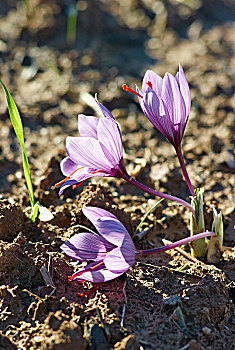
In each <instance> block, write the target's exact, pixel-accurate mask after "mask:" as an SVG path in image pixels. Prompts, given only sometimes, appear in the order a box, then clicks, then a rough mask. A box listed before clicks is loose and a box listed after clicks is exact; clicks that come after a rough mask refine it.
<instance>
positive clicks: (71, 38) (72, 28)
mask: <svg viewBox="0 0 235 350" xmlns="http://www.w3.org/2000/svg"><path fill="white" fill-rule="evenodd" d="M77 16H78V11H77V7H76V6H75V5H74V4H72V5H70V6H69V10H68V21H67V42H68V43H69V44H74V42H75V40H76V30H77Z"/></svg>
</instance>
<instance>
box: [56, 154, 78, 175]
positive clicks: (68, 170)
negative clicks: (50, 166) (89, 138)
mask: <svg viewBox="0 0 235 350" xmlns="http://www.w3.org/2000/svg"><path fill="white" fill-rule="evenodd" d="M60 169H61V171H62V174H63V175H65V176H69V175H70V174H72V173H73V172H74V171H75V170H76V169H78V165H77V163H74V162H73V161H72V160H71V159H70V158H69V157H66V158H64V159H63V160H62V161H61V162H60Z"/></svg>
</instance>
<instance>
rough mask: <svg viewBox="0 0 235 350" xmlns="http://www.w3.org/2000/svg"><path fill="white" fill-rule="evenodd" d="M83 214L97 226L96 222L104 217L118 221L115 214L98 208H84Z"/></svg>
mask: <svg viewBox="0 0 235 350" xmlns="http://www.w3.org/2000/svg"><path fill="white" fill-rule="evenodd" d="M82 211H83V214H84V215H85V216H86V217H87V218H88V219H89V220H90V221H91V222H92V224H93V225H94V226H95V222H96V221H97V220H98V219H100V218H102V217H106V218H108V217H109V218H113V219H116V220H118V219H117V217H116V216H115V215H113V214H111V213H110V212H109V211H107V210H104V209H101V208H98V207H90V206H88V207H83V208H82Z"/></svg>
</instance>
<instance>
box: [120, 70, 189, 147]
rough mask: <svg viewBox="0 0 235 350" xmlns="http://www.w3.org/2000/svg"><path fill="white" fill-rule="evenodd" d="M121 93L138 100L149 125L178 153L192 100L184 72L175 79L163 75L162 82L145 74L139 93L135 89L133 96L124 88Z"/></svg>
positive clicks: (154, 74) (153, 75)
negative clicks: (126, 92)
mask: <svg viewBox="0 0 235 350" xmlns="http://www.w3.org/2000/svg"><path fill="white" fill-rule="evenodd" d="M123 89H124V90H126V91H129V92H131V93H133V94H135V95H137V96H138V98H139V103H140V106H141V108H142V110H143V112H144V114H145V115H146V117H147V118H148V119H149V121H150V122H151V123H152V124H153V125H154V126H155V127H156V128H157V129H158V130H159V131H160V132H161V133H162V134H163V135H164V136H165V137H166V138H167V140H168V141H169V142H170V143H171V144H172V145H173V146H174V147H175V148H176V149H177V148H178V147H179V146H180V144H181V140H182V137H183V134H184V130H185V127H186V124H187V121H188V117H189V112H190V106H191V97H190V91H189V86H188V82H187V80H186V77H185V75H184V71H183V68H182V67H181V65H179V71H178V73H177V74H176V76H175V77H174V76H173V75H172V74H170V73H166V74H165V76H164V78H161V77H160V76H159V75H157V74H156V73H154V72H153V71H152V70H147V72H146V73H145V75H144V79H143V83H142V91H143V93H141V91H140V90H139V88H138V86H136V92H135V91H133V90H131V89H130V88H129V87H128V86H127V85H125V84H124V85H123Z"/></svg>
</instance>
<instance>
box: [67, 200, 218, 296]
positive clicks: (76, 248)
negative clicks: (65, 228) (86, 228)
mask: <svg viewBox="0 0 235 350" xmlns="http://www.w3.org/2000/svg"><path fill="white" fill-rule="evenodd" d="M82 210H83V213H84V214H85V215H86V216H87V218H88V219H89V220H90V221H91V222H92V223H93V225H94V226H95V228H96V229H97V231H98V232H99V235H96V234H93V233H90V232H84V233H79V234H76V235H74V236H73V237H72V238H70V239H69V240H68V241H67V242H66V243H64V244H63V245H62V246H61V249H62V250H63V251H64V252H65V253H66V254H67V255H68V256H70V257H71V258H73V259H75V260H78V261H87V262H90V261H93V262H92V263H89V264H88V265H87V266H86V267H83V268H82V269H80V270H79V271H77V272H75V273H74V274H73V276H71V277H70V280H76V281H80V282H81V281H82V282H83V281H91V282H95V283H100V282H106V281H109V280H112V279H114V278H117V277H118V276H120V275H122V274H123V273H124V272H126V271H127V270H128V269H129V268H130V267H131V266H132V265H133V264H134V263H135V261H136V259H137V258H139V257H144V256H148V255H151V254H155V253H160V252H164V251H166V250H169V249H173V248H175V247H178V246H179V245H182V244H186V243H189V242H192V241H195V240H197V239H200V238H203V237H208V236H215V233H214V232H203V233H199V234H197V235H194V236H191V237H188V238H185V239H181V240H180V241H178V242H174V243H171V244H168V245H166V246H163V247H159V248H154V249H149V250H137V249H136V247H135V245H134V243H133V241H132V238H131V236H130V235H129V233H128V232H127V230H126V228H125V227H124V226H123V224H122V223H121V222H120V221H119V220H118V219H117V218H116V216H115V215H113V214H111V213H109V212H108V211H106V210H104V209H101V208H96V207H83V209H82ZM92 291H93V289H92Z"/></svg>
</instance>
